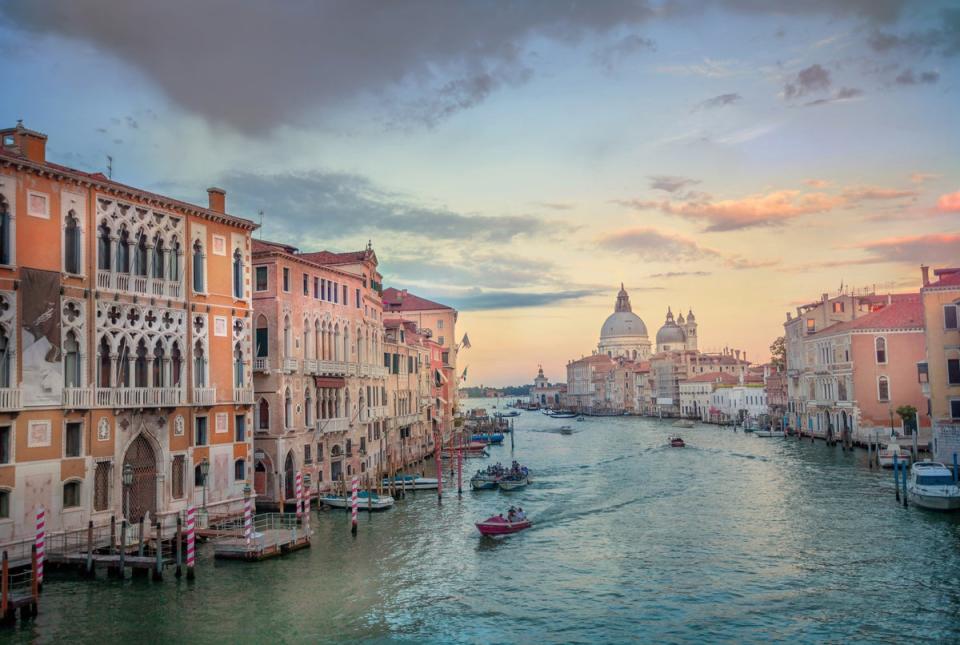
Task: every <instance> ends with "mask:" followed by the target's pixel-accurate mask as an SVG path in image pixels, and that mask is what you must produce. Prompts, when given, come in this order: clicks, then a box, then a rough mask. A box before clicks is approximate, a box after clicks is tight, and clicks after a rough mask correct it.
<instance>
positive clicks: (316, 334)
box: [313, 320, 327, 361]
mask: <svg viewBox="0 0 960 645" xmlns="http://www.w3.org/2000/svg"><path fill="white" fill-rule="evenodd" d="M324 333H325V331H324V328H323V327H322V326H321V324H320V321H319V320H318V321H316V323H315V324H314V326H313V353H314V356H315V357H316V358H317V359H318V360H321V361H325V360H327V348H326V343H324V342H323V335H324Z"/></svg>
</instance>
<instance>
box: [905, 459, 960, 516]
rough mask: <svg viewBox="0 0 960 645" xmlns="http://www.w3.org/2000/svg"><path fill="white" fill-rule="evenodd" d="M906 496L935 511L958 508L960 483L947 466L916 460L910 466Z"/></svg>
mask: <svg viewBox="0 0 960 645" xmlns="http://www.w3.org/2000/svg"><path fill="white" fill-rule="evenodd" d="M907 496H908V498H909V500H910V501H911V502H913V503H914V504H916V505H917V506H919V507H921V508H928V509H931V510H935V511H954V510H957V509H960V485H958V483H957V481H956V480H955V479H954V477H953V472H952V471H951V470H950V469H949V468H947V466H945V465H944V464H941V463H939V462H935V461H918V462H917V463H915V464H913V466H911V468H910V479H909V480H908V481H907Z"/></svg>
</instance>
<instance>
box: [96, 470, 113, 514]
mask: <svg viewBox="0 0 960 645" xmlns="http://www.w3.org/2000/svg"><path fill="white" fill-rule="evenodd" d="M109 506H110V462H109V461H101V462H99V463H97V468H96V470H95V471H94V475H93V510H95V511H105V510H107V508H108V507H109Z"/></svg>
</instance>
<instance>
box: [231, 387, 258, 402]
mask: <svg viewBox="0 0 960 645" xmlns="http://www.w3.org/2000/svg"><path fill="white" fill-rule="evenodd" d="M233 402H234V403H236V404H237V405H251V404H252V403H253V388H250V387H235V388H233Z"/></svg>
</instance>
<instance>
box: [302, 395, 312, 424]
mask: <svg viewBox="0 0 960 645" xmlns="http://www.w3.org/2000/svg"><path fill="white" fill-rule="evenodd" d="M303 401H304V404H303V417H304V423H306V424H307V426H310V424H311V423H312V422H313V419H312V417H311V416H310V415H312V414H313V396H311V394H310V388H307V389H306V390H305V391H304V393H303Z"/></svg>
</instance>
